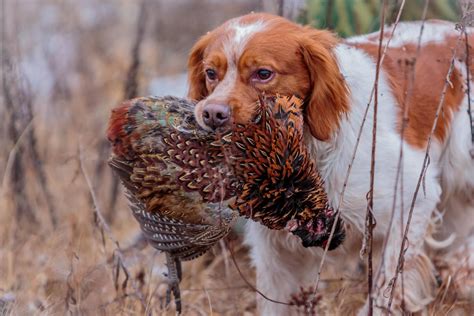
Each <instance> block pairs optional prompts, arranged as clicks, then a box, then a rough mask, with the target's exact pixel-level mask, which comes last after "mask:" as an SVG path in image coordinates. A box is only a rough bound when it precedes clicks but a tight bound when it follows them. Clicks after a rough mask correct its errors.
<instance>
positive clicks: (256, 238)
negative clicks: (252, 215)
mask: <svg viewBox="0 0 474 316" xmlns="http://www.w3.org/2000/svg"><path fill="white" fill-rule="evenodd" d="M246 243H247V244H248V245H249V246H250V247H251V257H252V261H253V264H254V266H255V268H256V278H257V282H256V287H257V289H258V290H259V291H260V292H261V293H263V294H264V295H265V296H267V297H268V298H269V299H272V300H275V301H278V302H279V303H275V302H272V301H270V300H268V299H266V298H264V297H262V296H261V295H259V294H257V308H258V314H259V315H296V314H297V313H298V310H297V308H296V307H294V306H289V305H288V303H289V302H290V300H291V296H292V295H293V294H297V293H298V292H300V289H301V287H307V286H310V285H311V283H312V282H313V281H314V280H313V279H314V278H313V276H315V274H316V271H317V264H316V262H318V261H317V259H316V254H315V252H314V251H311V250H308V249H306V248H304V247H303V246H301V241H300V240H299V238H297V237H295V236H293V235H290V234H289V233H287V232H284V231H275V230H270V229H268V228H266V227H264V226H262V225H260V224H258V223H255V222H248V224H247V234H246Z"/></svg>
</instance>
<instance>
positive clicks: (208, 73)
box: [206, 69, 217, 81]
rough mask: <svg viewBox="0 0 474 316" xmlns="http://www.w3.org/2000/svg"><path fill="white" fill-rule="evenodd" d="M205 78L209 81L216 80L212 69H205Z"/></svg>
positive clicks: (215, 74)
mask: <svg viewBox="0 0 474 316" xmlns="http://www.w3.org/2000/svg"><path fill="white" fill-rule="evenodd" d="M206 76H207V79H209V81H214V80H216V79H217V73H216V71H215V70H214V69H206Z"/></svg>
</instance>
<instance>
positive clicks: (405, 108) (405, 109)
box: [375, 0, 430, 288]
mask: <svg viewBox="0 0 474 316" xmlns="http://www.w3.org/2000/svg"><path fill="white" fill-rule="evenodd" d="M429 3H430V0H425V4H424V8H423V13H422V17H421V20H422V22H421V27H420V33H419V35H418V45H417V49H416V54H415V57H414V59H413V61H411V62H407V66H409V67H410V69H411V71H410V74H411V77H410V81H409V83H408V87H407V89H406V91H407V94H406V96H405V98H404V100H403V105H402V108H403V119H402V126H401V131H400V152H399V156H398V162H397V174H396V176H395V186H394V191H393V202H392V212H391V214H390V220H389V224H388V229H387V231H386V233H385V237H384V241H383V246H382V252H381V259H380V260H381V261H380V264H379V268H378V270H377V274H376V277H375V280H378V279H379V277H380V274H381V273H382V270H383V269H384V265H385V253H386V251H387V245H388V240H389V238H390V234H391V231H392V227H393V222H394V219H395V208H396V204H397V203H396V201H397V190H398V184H399V183H400V182H401V184H400V195H401V206H400V210H401V225H402V228H401V230H400V232H402V231H403V210H404V205H403V171H402V166H403V142H404V139H405V129H406V126H407V120H408V119H407V117H408V107H409V103H408V101H407V100H409V99H410V98H411V96H412V93H413V87H414V83H415V66H416V62H417V60H418V57H419V55H420V49H421V38H422V36H423V31H424V28H425V22H426V14H427V12H428V6H429ZM404 4H405V1H403V3H402V6H403V5H404ZM400 13H401V12H399V15H398V16H397V23H398V21H399V19H400ZM405 74H407V72H406V71H405ZM406 81H408V80H406ZM402 288H403V287H402Z"/></svg>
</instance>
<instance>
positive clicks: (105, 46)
mask: <svg viewBox="0 0 474 316" xmlns="http://www.w3.org/2000/svg"><path fill="white" fill-rule="evenodd" d="M464 2H466V1H464ZM388 3H389V5H388V8H387V17H388V18H387V22H389V23H390V22H393V21H394V19H395V17H396V14H397V12H398V10H399V8H400V5H401V3H402V1H400V0H390V1H388ZM424 4H425V0H409V1H406V4H405V8H404V10H403V14H402V19H405V20H418V19H421V17H422V12H423V7H424ZM461 7H462V6H461V3H460V2H459V1H456V0H431V1H429V6H428V11H427V18H439V19H446V20H451V21H459V20H460V14H461V11H462V10H461ZM252 11H255V12H257V11H266V12H271V13H274V14H279V15H283V16H285V17H287V18H289V19H292V20H294V21H297V22H299V23H302V24H311V25H313V26H315V27H319V28H329V29H332V30H334V31H336V32H338V33H339V34H340V35H341V36H343V37H346V36H351V35H355V34H361V33H366V32H371V31H375V30H377V29H378V28H379V26H380V23H379V12H380V1H377V0H333V1H331V0H307V1H305V0H293V1H291V0H287V1H283V0H227V1H224V0H194V1H193V0H174V1H169V0H144V1H142V0H137V1H128V0H81V1H74V0H1V14H0V19H1V21H0V24H1V27H0V32H1V60H0V62H1V74H2V75H1V76H2V78H1V81H2V85H1V87H0V89H1V92H0V315H4V314H13V315H21V314H41V315H43V314H44V315H49V314H65V313H70V314H74V315H76V314H94V315H96V314H107V315H109V314H144V313H146V314H147V315H148V314H150V315H161V314H166V313H169V314H174V311H173V309H172V308H171V309H166V308H165V307H164V305H163V303H164V291H165V289H166V278H165V277H164V276H163V272H165V271H166V270H165V269H164V268H163V262H164V258H163V257H162V255H160V254H158V253H156V252H155V251H153V250H152V249H150V248H149V247H145V245H144V244H143V242H142V241H141V239H140V235H139V234H138V232H139V229H138V225H137V224H136V222H135V220H134V219H133V217H132V215H131V213H130V212H129V210H128V208H127V205H126V203H125V201H124V198H123V196H122V194H121V191H120V187H119V186H118V183H117V181H116V180H115V179H114V178H113V177H112V175H111V172H110V170H109V168H108V166H107V164H106V161H107V158H108V155H109V150H110V148H109V145H108V142H107V140H106V139H105V129H106V126H107V121H108V117H109V113H110V110H111V109H112V108H113V107H114V106H115V105H117V104H118V103H119V102H120V101H122V100H124V99H127V98H131V97H135V96H144V95H167V94H171V95H176V96H185V95H186V89H187V88H186V58H187V55H188V52H189V50H190V48H191V47H192V45H193V43H194V42H195V41H196V40H197V39H198V38H199V36H201V35H203V34H205V33H206V32H208V31H210V30H212V29H213V28H215V27H216V26H218V25H219V24H221V23H222V22H224V21H225V20H227V19H229V18H232V17H236V16H239V15H243V14H247V13H249V12H252ZM471 17H472V12H471ZM229 242H230V244H231V245H233V249H234V252H235V257H236V260H237V261H238V264H239V266H240V268H241V270H242V273H243V275H244V276H245V278H246V279H247V280H249V281H250V282H251V283H254V279H253V272H252V270H251V269H250V266H249V260H248V257H247V250H246V248H245V247H244V246H243V245H242V243H241V232H240V231H239V229H237V230H236V232H235V233H233V234H232V235H231V236H230V237H229ZM350 279H351V276H348V278H347V280H344V289H345V290H344V293H345V295H346V296H345V298H344V299H342V300H343V301H345V302H352V304H355V305H360V304H362V303H363V296H361V295H360V293H361V291H362V292H363V289H364V288H365V287H363V286H362V285H361V284H362V283H361V282H360V281H357V280H355V282H354V281H351V280H350ZM361 286H362V287H361ZM181 287H182V293H183V300H184V311H185V314H191V315H194V314H204V315H208V314H212V313H216V314H226V315H227V314H228V315H242V314H249V315H251V314H253V313H254V312H255V292H254V291H253V290H252V289H251V288H249V287H248V286H247V284H246V282H245V281H244V280H243V279H242V276H241V275H240V274H239V273H238V272H237V270H236V268H235V266H234V265H233V263H232V260H231V259H230V254H229V251H228V250H226V248H225V247H224V245H223V244H222V243H221V244H220V245H219V247H216V249H214V251H213V252H211V253H209V254H207V255H205V256H203V257H202V258H199V259H198V260H195V261H193V262H191V263H187V264H186V265H185V276H184V280H183V283H182V286H181ZM339 288H340V287H339ZM338 293H339V292H338ZM358 294H359V296H357V295H358ZM349 298H350V299H349ZM351 300H352V301H351ZM330 301H333V302H335V305H338V306H339V307H338V308H339V310H338V311H339V312H341V311H343V308H344V307H341V306H343V304H342V303H341V297H340V295H339V294H337V293H336V292H335V294H334V296H332V297H330ZM336 303H337V304H336ZM353 306H354V305H348V307H347V308H346V309H347V310H346V311H350V310H352V311H353V310H354V309H353V308H352V307H353ZM317 308H318V311H319V312H320V313H323V314H327V313H330V312H329V311H331V308H335V307H331V306H329V305H328V304H326V305H325V304H323V303H321V304H319V306H318V307H317ZM438 308H439V307H438Z"/></svg>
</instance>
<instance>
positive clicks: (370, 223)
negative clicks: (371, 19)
mask: <svg viewBox="0 0 474 316" xmlns="http://www.w3.org/2000/svg"><path fill="white" fill-rule="evenodd" d="M386 9H387V0H384V2H383V5H382V7H381V12H380V25H381V28H380V34H379V48H378V53H377V65H376V69H375V83H374V110H373V111H374V118H373V127H372V151H371V160H370V190H369V192H368V193H367V197H368V203H367V212H366V218H365V225H366V228H365V229H366V233H367V237H364V238H365V239H366V241H367V243H366V245H367V247H368V257H367V287H368V294H367V295H368V298H369V316H371V315H372V314H373V308H374V306H373V303H374V302H373V296H372V287H373V279H372V273H373V271H372V269H373V267H372V254H373V253H372V252H373V247H372V246H373V229H374V226H375V219H374V216H373V213H372V212H373V209H374V182H375V150H376V142H377V110H378V95H379V93H378V92H379V75H380V61H381V58H382V41H383V35H384V33H383V31H384V26H385V11H386ZM400 12H401V10H400Z"/></svg>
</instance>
